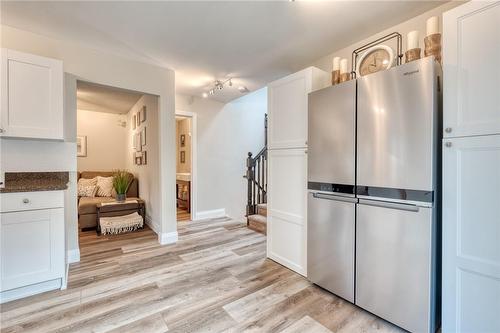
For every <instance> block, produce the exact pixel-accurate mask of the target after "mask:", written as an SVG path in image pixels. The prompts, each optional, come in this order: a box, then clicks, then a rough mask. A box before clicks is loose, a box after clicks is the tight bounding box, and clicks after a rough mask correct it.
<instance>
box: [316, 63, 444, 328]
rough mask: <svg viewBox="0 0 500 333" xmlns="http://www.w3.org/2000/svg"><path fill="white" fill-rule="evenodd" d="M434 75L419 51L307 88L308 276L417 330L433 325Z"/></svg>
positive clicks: (436, 97) (436, 83)
mask: <svg viewBox="0 0 500 333" xmlns="http://www.w3.org/2000/svg"><path fill="white" fill-rule="evenodd" d="M439 76H440V67H439V66H438V65H436V64H435V62H434V60H433V58H430V57H429V58H424V59H422V60H418V61H414V62H411V63H408V64H404V65H401V66H397V67H394V68H391V69H389V70H386V71H383V72H378V73H374V74H370V75H367V76H364V77H361V78H359V79H357V80H353V81H349V82H347V83H343V84H340V85H336V86H332V87H329V88H326V89H323V90H319V91H316V92H314V93H311V94H310V95H309V118H308V119H309V144H308V154H309V155H308V175H309V179H308V180H309V183H308V187H309V196H308V277H309V279H310V280H311V281H312V282H313V283H315V284H317V285H319V286H321V287H323V288H325V289H327V290H329V291H331V292H332V293H334V294H336V295H338V296H341V297H343V298H345V299H346V300H348V301H350V302H353V303H355V304H356V305H358V306H360V307H362V308H364V309H366V310H367V311H369V312H372V313H374V314H376V315H378V316H380V317H382V318H384V319H386V320H388V321H390V322H392V323H394V324H396V325H398V326H400V327H402V328H404V329H406V330H408V331H411V332H418V333H420V332H434V331H435V327H436V326H435V324H436V317H435V314H436V312H437V307H436V296H435V295H436V272H437V268H436V258H437V257H436V249H437V246H436V241H437V220H436V219H437V208H438V207H437V201H438V200H437V198H438V188H437V181H438V174H437V166H438V158H439V154H438V152H439V142H438V141H439V135H440V134H439V133H438V125H439V124H438V123H439V110H438V105H439V103H438V101H439V94H440V92H439V81H438V80H439ZM353 185H354V191H353Z"/></svg>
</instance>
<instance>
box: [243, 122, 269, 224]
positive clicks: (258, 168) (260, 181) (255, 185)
mask: <svg viewBox="0 0 500 333" xmlns="http://www.w3.org/2000/svg"><path fill="white" fill-rule="evenodd" d="M243 177H244V178H246V179H247V182H248V185H247V188H248V189H247V210H246V211H247V214H246V216H247V225H248V216H250V215H253V214H256V213H257V205H258V204H263V203H267V113H266V114H265V116H264V148H262V149H261V150H260V151H259V152H258V153H257V155H255V157H252V153H251V152H248V157H247V171H246V174H245V175H244V176H243Z"/></svg>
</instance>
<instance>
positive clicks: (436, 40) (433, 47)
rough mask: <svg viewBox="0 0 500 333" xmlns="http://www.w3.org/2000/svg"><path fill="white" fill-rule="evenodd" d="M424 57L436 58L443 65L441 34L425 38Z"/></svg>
mask: <svg viewBox="0 0 500 333" xmlns="http://www.w3.org/2000/svg"><path fill="white" fill-rule="evenodd" d="M424 44H425V49H424V56H425V57H429V56H434V57H435V58H436V60H437V61H438V62H439V63H441V34H440V33H437V34H432V35H429V36H427V37H425V38H424Z"/></svg>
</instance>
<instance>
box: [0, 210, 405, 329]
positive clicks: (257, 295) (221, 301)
mask: <svg viewBox="0 0 500 333" xmlns="http://www.w3.org/2000/svg"><path fill="white" fill-rule="evenodd" d="M178 232H179V241H178V242H177V244H175V245H167V246H160V245H159V244H158V242H157V236H156V234H154V233H153V232H152V231H151V230H150V229H148V228H145V229H143V230H140V231H137V232H133V233H128V234H123V235H115V236H100V237H97V236H96V234H95V232H93V231H89V232H84V233H81V234H80V246H81V250H80V251H81V262H79V263H77V264H72V265H71V267H70V271H69V285H68V289H67V290H64V291H59V290H58V291H51V292H47V293H44V294H40V295H36V296H32V297H29V298H25V299H22V300H18V301H13V302H9V303H6V304H3V305H2V306H1V310H0V314H1V332H5V333H7V332H9V333H11V332H37V333H39V332H60V333H62V332H113V333H118V332H120V333H124V332H141V333H149V332H152V333H155V332H225V333H229V332H283V333H298V332H301V333H302V332H311V333H325V332H340V333H344V332H403V331H402V330H401V329H399V328H397V327H396V326H394V325H391V324H390V323H388V322H385V321H384V320H382V319H379V318H377V317H375V316H373V315H371V314H369V313H367V312H365V311H363V310H361V309H359V308H357V307H355V306H353V305H352V304H350V303H348V302H346V301H344V300H342V299H340V298H338V297H336V296H334V295H332V294H330V293H328V292H326V291H324V290H322V289H320V288H318V287H316V286H314V285H311V284H310V283H309V282H308V281H307V280H306V279H305V278H303V277H302V276H300V275H298V274H296V273H294V272H292V271H290V270H288V269H286V268H284V267H283V266H281V265H279V264H277V263H275V262H273V261H271V260H269V259H266V244H265V241H266V238H265V236H264V235H261V234H259V233H256V232H254V231H252V230H250V229H248V228H246V224H245V223H242V222H237V221H234V220H231V219H212V220H205V221H197V222H191V221H188V222H182V223H179V228H178Z"/></svg>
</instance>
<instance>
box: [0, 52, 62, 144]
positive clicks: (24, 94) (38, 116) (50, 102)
mask: <svg viewBox="0 0 500 333" xmlns="http://www.w3.org/2000/svg"><path fill="white" fill-rule="evenodd" d="M1 58H2V62H1V71H0V72H1V90H2V96H1V117H0V136H3V137H13V138H35V139H55V140H63V139H64V129H63V122H64V116H63V64H62V61H60V60H56V59H51V58H45V57H40V56H37V55H33V54H28V53H23V52H18V51H14V50H9V49H1Z"/></svg>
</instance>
